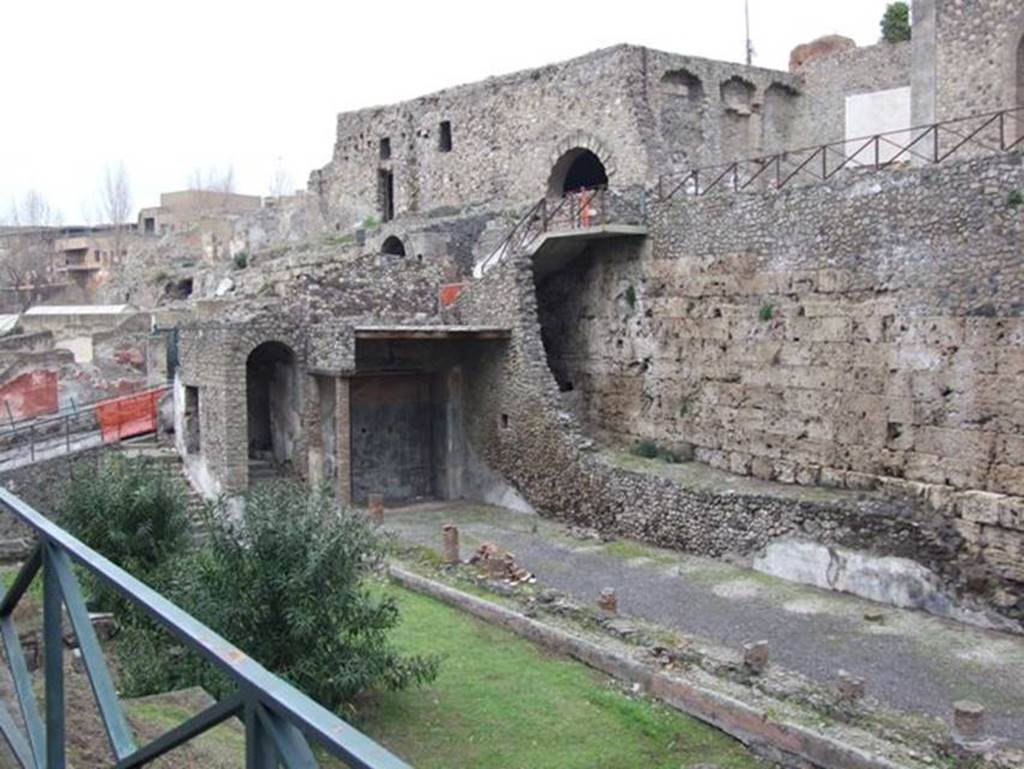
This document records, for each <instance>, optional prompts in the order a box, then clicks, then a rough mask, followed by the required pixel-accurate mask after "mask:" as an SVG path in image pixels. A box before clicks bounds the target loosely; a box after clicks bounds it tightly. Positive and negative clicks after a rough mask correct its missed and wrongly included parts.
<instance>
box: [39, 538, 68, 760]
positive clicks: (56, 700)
mask: <svg viewBox="0 0 1024 769" xmlns="http://www.w3.org/2000/svg"><path fill="white" fill-rule="evenodd" d="M51 548H52V545H50V544H44V545H43V548H42V550H43V670H44V672H45V676H46V683H45V687H46V769H64V761H65V753H64V633H63V631H62V628H61V619H62V612H61V595H60V581H59V580H58V578H57V570H56V568H54V565H53V552H52V549H51Z"/></svg>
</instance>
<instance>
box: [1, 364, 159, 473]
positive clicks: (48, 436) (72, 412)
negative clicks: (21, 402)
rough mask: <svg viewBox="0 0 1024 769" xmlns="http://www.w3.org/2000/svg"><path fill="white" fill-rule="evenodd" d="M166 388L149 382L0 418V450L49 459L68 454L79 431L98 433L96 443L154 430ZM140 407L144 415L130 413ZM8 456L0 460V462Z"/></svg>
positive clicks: (112, 441)
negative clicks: (46, 411)
mask: <svg viewBox="0 0 1024 769" xmlns="http://www.w3.org/2000/svg"><path fill="white" fill-rule="evenodd" d="M169 389H170V385H167V384H164V385H158V386H156V387H153V386H152V385H150V386H147V387H146V388H145V389H141V390H135V391H132V392H130V393H127V394H122V395H117V396H114V397H109V398H104V399H103V400H98V401H93V402H91V403H84V404H81V405H78V404H75V403H74V402H72V403H71V404H70V406H69V407H68V408H66V409H62V410H61V411H59V412H58V413H56V414H51V415H44V416H39V417H35V418H32V417H29V418H25V419H20V420H14V419H9V420H8V421H7V422H0V454H3V455H8V454H17V455H19V456H21V455H27V456H28V459H29V461H30V462H34V461H35V460H36V454H37V453H39V452H44V453H45V456H46V458H48V459H49V458H52V457H54V456H59V455H61V453H63V454H70V453H71V452H72V449H73V448H74V447H75V445H76V443H77V442H78V437H80V436H82V435H86V434H89V435H92V434H93V433H99V434H100V438H99V440H98V443H117V442H118V441H120V440H122V439H124V438H130V437H133V436H136V435H144V434H146V433H150V432H153V431H155V430H156V413H157V407H158V403H159V401H160V399H161V397H163V395H164V394H165V393H166V392H167V391H168V390H169ZM140 407H141V408H142V410H144V411H145V412H146V417H145V418H140V417H139V415H138V414H136V413H133V412H137V411H138V410H139V408H140ZM122 412H123V413H122ZM9 413H10V412H8V415H9ZM8 460H9V458H7V459H3V460H0V465H2V464H3V463H4V462H7V461H8Z"/></svg>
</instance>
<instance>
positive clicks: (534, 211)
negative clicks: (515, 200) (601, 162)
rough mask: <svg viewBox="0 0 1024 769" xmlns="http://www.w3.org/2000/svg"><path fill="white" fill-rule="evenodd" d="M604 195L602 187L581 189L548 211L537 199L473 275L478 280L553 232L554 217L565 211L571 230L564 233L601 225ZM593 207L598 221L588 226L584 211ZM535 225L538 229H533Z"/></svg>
mask: <svg viewBox="0 0 1024 769" xmlns="http://www.w3.org/2000/svg"><path fill="white" fill-rule="evenodd" d="M607 191H608V188H607V187H606V186H600V187H592V188H587V189H583V190H580V191H579V192H575V193H573V194H571V195H568V194H567V195H563V196H562V198H561V199H560V200H559V201H558V204H557V205H555V207H554V208H552V209H551V210H550V211H549V210H548V198H547V197H543V198H541V199H540V200H538V201H537V202H536V203H534V204H533V205H532V206H530V208H529V210H528V211H527V212H526V213H525V214H524V215H523V216H522V217H520V218H519V219H518V220H517V221H516V223H515V224H514V225H512V228H511V229H510V230H509V232H508V234H507V235H506V236H505V237H504V238H503V239H502V241H501V243H499V244H498V246H497V247H496V248H495V249H494V250H493V251H492V252H491V253H490V254H488V255H487V256H486V257H485V258H484V259H482V260H480V262H478V263H477V265H476V267H475V268H474V274H475V275H476V276H477V277H480V276H481V275H483V274H484V273H485V272H487V271H488V270H489V269H490V268H491V267H492V266H493V265H494V264H496V263H498V262H500V261H501V260H502V259H504V258H505V257H506V256H507V255H508V254H513V255H515V254H519V253H522V252H523V251H525V250H526V249H527V248H529V246H530V244H531V243H533V241H534V240H536V239H537V238H538V237H540V236H541V235H543V234H544V233H545V232H550V231H552V229H554V228H553V226H552V225H554V224H556V223H558V222H560V221H561V220H560V219H559V218H558V217H559V216H560V215H561V214H562V213H563V211H565V210H566V209H567V207H568V211H569V216H568V217H567V219H566V221H567V222H569V223H570V224H571V227H568V228H565V229H575V228H581V227H589V226H591V224H597V223H604V222H605V221H607V215H608V211H607V207H608V203H607ZM577 196H578V197H577ZM584 198H585V199H584ZM595 203H596V204H597V205H598V206H599V207H600V208H599V217H598V219H599V221H594V222H591V221H590V220H589V218H588V217H585V216H584V215H583V214H584V211H585V210H589V208H590V206H591V205H592V204H595ZM538 224H539V226H535V225H538ZM559 229H562V228H559Z"/></svg>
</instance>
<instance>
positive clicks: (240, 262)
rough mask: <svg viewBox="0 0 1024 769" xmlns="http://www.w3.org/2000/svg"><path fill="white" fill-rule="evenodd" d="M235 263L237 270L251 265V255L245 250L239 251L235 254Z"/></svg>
mask: <svg viewBox="0 0 1024 769" xmlns="http://www.w3.org/2000/svg"><path fill="white" fill-rule="evenodd" d="M234 264H235V269H236V270H244V269H245V268H246V267H248V266H249V255H248V254H247V253H245V251H239V252H238V253H237V254H235V259H234Z"/></svg>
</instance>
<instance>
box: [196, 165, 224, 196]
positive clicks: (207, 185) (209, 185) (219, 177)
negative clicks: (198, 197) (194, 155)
mask: <svg viewBox="0 0 1024 769" xmlns="http://www.w3.org/2000/svg"><path fill="white" fill-rule="evenodd" d="M188 188H189V189H190V190H195V191H204V192H234V191H235V168H234V166H232V165H230V164H228V167H227V168H225V169H224V170H223V171H222V170H220V169H219V168H217V167H216V166H210V167H209V168H207V169H206V170H203V169H202V168H199V167H198V166H197V167H196V168H193V169H192V171H191V172H190V173H189V175H188Z"/></svg>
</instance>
